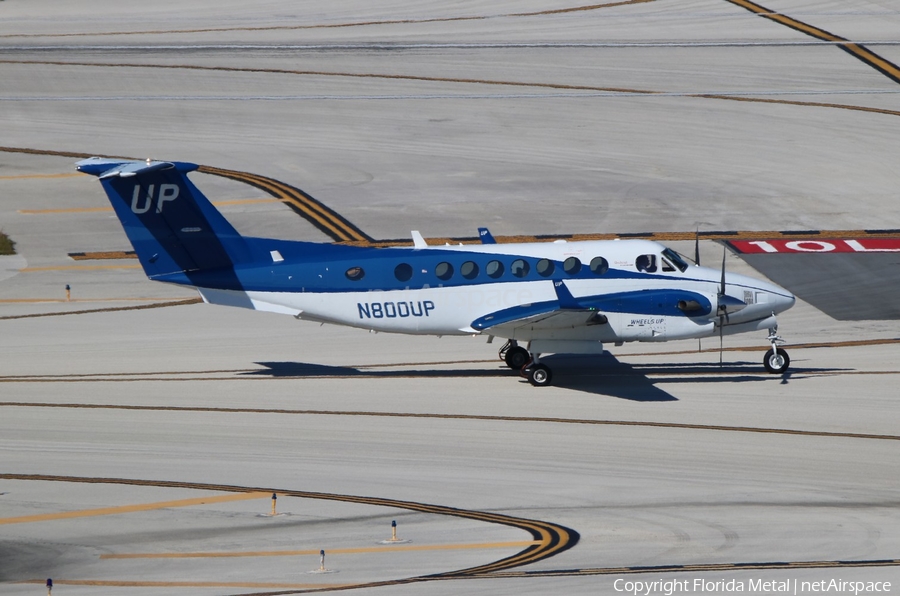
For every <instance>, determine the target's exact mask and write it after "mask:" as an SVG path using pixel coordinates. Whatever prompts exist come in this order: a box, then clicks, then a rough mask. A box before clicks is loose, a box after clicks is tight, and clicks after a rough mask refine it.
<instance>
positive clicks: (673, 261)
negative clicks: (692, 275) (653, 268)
mask: <svg viewBox="0 0 900 596" xmlns="http://www.w3.org/2000/svg"><path fill="white" fill-rule="evenodd" d="M662 256H663V271H674V269H666V265H667V264H668V265H669V266H671V267H676V268H678V270H679V271H681V272H682V273H684V272H685V271H687V268H688V264H687V261H685V260H684V258H683V257H682V256H681V255H680V254H678V253H677V252H675V251H674V250H672V249H671V248H667V249H666V250H664V251H663V253H662ZM667 261H668V263H667Z"/></svg>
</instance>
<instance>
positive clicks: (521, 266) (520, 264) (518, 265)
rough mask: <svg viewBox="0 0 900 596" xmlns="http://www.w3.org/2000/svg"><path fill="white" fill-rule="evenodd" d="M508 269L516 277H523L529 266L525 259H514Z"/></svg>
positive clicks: (526, 273)
mask: <svg viewBox="0 0 900 596" xmlns="http://www.w3.org/2000/svg"><path fill="white" fill-rule="evenodd" d="M509 270H510V272H512V274H513V275H515V276H516V277H525V276H526V275H528V272H529V271H530V270H531V267H530V266H529V265H528V262H527V261H526V260H525V259H516V260H515V261H513V262H512V265H510V266H509Z"/></svg>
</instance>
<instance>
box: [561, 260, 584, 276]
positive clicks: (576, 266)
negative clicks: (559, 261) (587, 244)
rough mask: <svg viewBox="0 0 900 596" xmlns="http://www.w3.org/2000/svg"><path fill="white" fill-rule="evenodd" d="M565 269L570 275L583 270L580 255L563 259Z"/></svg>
mask: <svg viewBox="0 0 900 596" xmlns="http://www.w3.org/2000/svg"><path fill="white" fill-rule="evenodd" d="M563 270H564V271H565V272H566V273H568V274H569V275H578V272H579V271H581V261H580V260H579V259H578V257H569V258H568V259H566V260H565V261H563Z"/></svg>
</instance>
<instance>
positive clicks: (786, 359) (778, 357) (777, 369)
mask: <svg viewBox="0 0 900 596" xmlns="http://www.w3.org/2000/svg"><path fill="white" fill-rule="evenodd" d="M766 339H767V340H768V341H769V343H770V344H772V347H771V348H769V350H768V351H767V352H766V355H765V357H764V358H763V366H765V367H766V371H767V372H770V373H772V374H773V375H780V374H781V373H783V372H785V371H787V369H788V367H790V365H791V358H790V356H788V353H787V352H786V351H785V350H784V349H782V348H780V347H778V344H783V343H784V340H783V339H781V338H780V337H778V327H773V328H772V329H769V337H768V338H766Z"/></svg>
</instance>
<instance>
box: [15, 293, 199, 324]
mask: <svg viewBox="0 0 900 596" xmlns="http://www.w3.org/2000/svg"><path fill="white" fill-rule="evenodd" d="M201 302H203V300H202V299H201V298H187V299H183V300H170V301H167V302H151V303H150V304H137V305H134V306H110V307H106V308H90V309H84V310H64V311H60V312H44V313H31V314H27V315H8V316H3V317H0V321H12V320H16V319H39V318H43V317H64V316H69V315H88V314H95V313H109V312H122V311H126V310H149V309H151V308H168V307H170V306H187V305H190V304H200V303H201Z"/></svg>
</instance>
